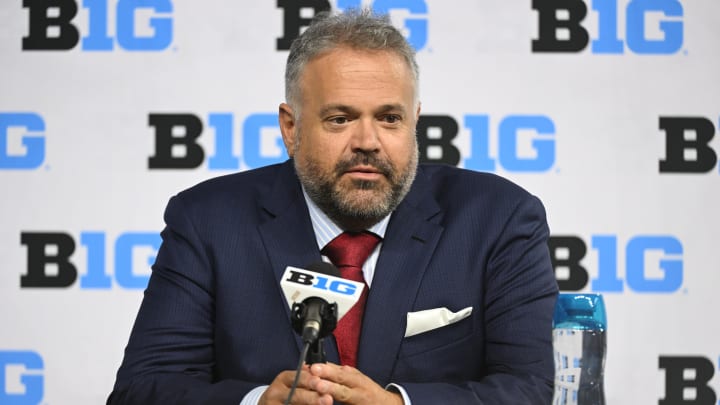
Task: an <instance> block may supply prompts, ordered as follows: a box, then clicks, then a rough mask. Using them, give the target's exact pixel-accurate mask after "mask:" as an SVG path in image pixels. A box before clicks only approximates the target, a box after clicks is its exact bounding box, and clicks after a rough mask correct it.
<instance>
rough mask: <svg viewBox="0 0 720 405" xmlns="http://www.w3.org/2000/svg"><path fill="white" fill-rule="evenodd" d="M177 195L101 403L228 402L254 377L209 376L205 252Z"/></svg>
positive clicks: (209, 287)
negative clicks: (109, 388)
mask: <svg viewBox="0 0 720 405" xmlns="http://www.w3.org/2000/svg"><path fill="white" fill-rule="evenodd" d="M182 205H183V204H182V201H181V199H180V198H179V197H174V198H173V199H171V200H170V202H169V204H168V206H167V209H166V211H165V222H166V224H167V225H166V227H165V229H164V230H163V232H162V238H163V243H162V246H161V247H160V250H159V252H158V256H157V259H156V262H155V264H154V265H153V268H152V275H151V276H150V281H149V283H148V287H147V289H146V290H145V295H144V298H143V302H142V304H141V306H140V310H139V312H138V315H137V318H136V320H135V325H134V326H133V330H132V333H131V335H130V340H129V342H128V345H127V347H126V349H125V357H124V359H123V363H122V365H121V366H120V369H119V370H118V374H117V380H116V382H115V386H114V389H113V392H112V393H111V395H110V397H109V398H108V401H107V403H108V404H112V405H115V404H205V403H208V404H226V403H227V404H234V405H237V404H239V403H240V401H241V400H242V398H243V396H244V395H245V394H246V393H247V392H249V391H250V390H252V389H253V388H255V387H257V386H258V385H259V384H255V383H250V382H245V381H237V380H223V381H215V380H214V379H213V366H214V358H215V357H214V356H215V353H214V347H213V334H214V324H213V322H214V321H213V320H214V303H213V302H214V297H213V295H214V287H213V285H214V280H213V278H214V277H213V270H212V263H211V260H212V259H211V258H210V257H209V255H208V253H207V250H206V248H205V247H204V246H203V242H202V240H201V238H200V237H199V236H198V232H197V230H196V228H195V226H194V225H193V223H192V222H191V221H190V220H189V219H188V217H187V216H186V215H185V210H184V209H183V207H182Z"/></svg>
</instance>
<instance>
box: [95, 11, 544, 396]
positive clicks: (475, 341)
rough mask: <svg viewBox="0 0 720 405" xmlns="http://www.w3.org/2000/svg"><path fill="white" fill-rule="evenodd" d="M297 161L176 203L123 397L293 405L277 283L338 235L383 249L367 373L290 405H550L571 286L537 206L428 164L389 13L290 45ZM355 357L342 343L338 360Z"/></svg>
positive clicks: (303, 383)
mask: <svg viewBox="0 0 720 405" xmlns="http://www.w3.org/2000/svg"><path fill="white" fill-rule="evenodd" d="M286 100H287V103H283V104H281V105H280V111H279V117H280V128H281V131H282V136H283V141H284V143H285V147H286V148H287V151H288V154H289V156H290V157H291V159H290V160H289V161H287V162H285V163H283V164H278V165H273V166H268V167H264V168H260V169H256V170H250V171H246V172H243V173H238V174H233V175H229V176H224V177H220V178H215V179H212V180H209V181H206V182H204V183H201V184H199V185H197V186H195V187H193V188H191V189H189V190H186V191H183V192H181V193H180V194H178V195H177V196H175V197H173V198H172V199H171V201H170V203H169V204H168V207H167V210H166V213H165V221H166V224H167V226H166V228H165V230H164V231H163V233H162V237H163V245H162V247H161V248H160V251H159V253H158V256H157V261H156V263H155V265H154V266H153V273H152V276H151V278H150V282H149V285H148V287H147V290H146V291H145V297H144V300H143V303H142V306H141V308H140V311H139V313H138V317H137V320H136V322H135V326H134V328H133V331H132V335H131V337H130V341H129V343H128V346H127V348H126V352H125V358H124V360H123V363H122V366H121V367H120V370H119V371H118V375H117V381H116V384H115V388H114V390H113V393H112V394H111V396H110V398H109V399H108V403H110V404H121V403H122V404H153V403H158V404H160V403H162V404H200V403H208V404H240V403H242V404H254V403H259V404H282V403H283V401H285V399H286V398H287V396H288V393H289V391H290V387H291V384H292V382H293V378H294V375H295V374H294V371H292V370H293V369H294V368H295V364H296V361H297V359H298V357H299V355H300V351H299V349H300V347H301V342H300V340H299V337H298V336H297V334H296V333H295V332H294V331H293V329H292V327H291V325H290V321H289V319H288V316H289V309H288V306H287V302H286V301H285V298H284V296H283V293H282V291H281V289H280V278H281V275H282V274H283V272H284V270H285V268H286V267H287V266H296V267H303V266H304V265H306V264H308V263H313V262H317V261H319V260H321V259H322V256H323V255H321V251H322V250H323V248H324V247H325V246H326V245H327V244H328V243H329V242H330V241H331V240H333V239H334V238H335V237H336V236H338V235H339V234H341V233H343V232H350V233H358V232H370V233H371V234H373V235H376V236H375V237H376V238H377V239H379V240H380V242H379V244H378V245H377V247H375V248H374V250H373V251H372V253H371V254H370V256H369V258H368V259H367V260H366V261H365V262H364V263H363V264H362V273H363V277H364V280H365V282H366V283H367V285H368V286H369V290H368V291H369V294H368V296H367V301H366V304H365V307H364V316H363V317H362V327H361V331H360V340H359V344H358V346H357V363H356V365H355V367H353V366H348V365H341V364H338V363H339V362H340V360H339V359H340V358H339V355H338V344H337V342H336V340H335V339H334V338H333V337H332V336H331V337H328V338H326V339H324V345H325V350H326V352H327V357H328V362H327V363H324V364H314V365H312V366H311V367H307V366H306V367H305V368H304V369H303V370H302V372H301V374H300V378H299V385H298V389H297V391H296V392H295V395H294V397H293V402H292V403H293V404H326V405H329V404H332V403H333V402H336V403H337V402H340V403H345V404H351V405H361V404H370V405H377V404H406V405H409V404H413V405H422V404H428V405H430V404H432V405H437V404H547V403H549V402H550V400H551V398H552V386H553V370H554V369H553V358H552V343H551V322H552V312H553V307H554V305H555V300H556V296H557V284H556V282H555V278H554V273H553V270H552V266H551V264H550V258H549V254H548V249H547V237H548V227H547V223H546V219H545V212H544V209H543V207H542V204H541V203H540V201H539V200H538V199H537V198H536V197H534V196H532V195H530V194H529V193H527V192H526V191H524V190H523V189H521V188H520V187H518V186H516V185H514V184H512V183H510V182H509V181H506V180H504V179H501V178H499V177H497V176H495V175H492V174H486V173H477V172H472V171H468V170H463V169H458V168H454V167H449V166H440V165H418V146H417V142H416V138H415V126H416V123H417V120H418V117H419V114H420V103H419V101H418V69H417V65H416V62H415V56H414V51H413V49H412V48H411V47H410V45H409V44H408V43H407V41H406V40H405V39H404V38H403V37H402V35H401V34H400V33H399V32H398V31H397V30H396V29H395V28H393V27H392V26H391V25H390V24H389V22H388V20H387V19H386V18H381V17H378V16H375V15H372V14H371V13H369V12H350V13H346V14H340V15H334V16H329V15H324V16H321V17H318V18H316V20H315V21H314V22H313V24H312V25H311V26H310V27H309V28H308V29H307V31H305V33H304V34H303V35H302V36H301V37H300V38H299V39H298V40H296V41H295V43H294V44H293V46H292V49H291V50H290V54H289V57H288V63H287V71H286ZM343 350H345V349H343Z"/></svg>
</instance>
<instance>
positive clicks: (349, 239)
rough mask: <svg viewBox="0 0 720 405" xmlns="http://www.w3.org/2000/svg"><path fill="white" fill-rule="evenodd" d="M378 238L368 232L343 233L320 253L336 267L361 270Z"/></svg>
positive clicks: (378, 240)
mask: <svg viewBox="0 0 720 405" xmlns="http://www.w3.org/2000/svg"><path fill="white" fill-rule="evenodd" d="M379 242H380V237H379V236H377V235H375V234H372V233H370V232H343V233H341V234H340V235H338V237H336V238H335V239H333V240H331V241H330V243H328V244H327V245H325V247H324V248H323V250H322V253H323V254H324V255H325V256H327V257H328V258H329V259H330V261H331V262H333V264H335V265H336V266H338V267H347V266H352V267H357V268H362V265H363V263H365V260H367V258H368V256H370V253H371V252H372V251H373V249H375V246H377V244H378V243H379Z"/></svg>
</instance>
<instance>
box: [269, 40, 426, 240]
mask: <svg viewBox="0 0 720 405" xmlns="http://www.w3.org/2000/svg"><path fill="white" fill-rule="evenodd" d="M299 84H300V93H301V94H300V106H299V109H300V114H302V116H301V117H295V116H294V114H293V111H292V109H291V107H290V106H289V105H287V104H282V105H281V106H280V127H281V131H282V134H283V141H284V143H285V147H286V148H287V151H288V155H290V156H291V157H292V158H294V161H295V169H296V171H297V173H298V177H299V178H300V181H301V183H302V185H303V187H304V188H305V190H306V191H307V193H308V195H309V196H310V198H312V199H313V201H314V202H315V203H316V204H317V205H318V206H319V207H320V208H321V209H322V210H323V211H324V212H325V213H326V214H327V215H328V216H329V217H330V218H331V219H332V220H334V221H335V222H336V223H337V224H338V225H340V226H341V227H342V228H344V229H365V228H367V227H370V226H372V225H373V224H375V223H377V222H378V221H379V220H380V219H382V218H383V217H385V216H386V215H388V214H390V213H391V212H392V211H393V210H394V209H395V208H396V207H397V205H398V204H399V203H400V201H402V199H403V198H404V197H405V195H406V194H407V192H408V191H409V189H410V186H411V185H412V182H413V180H414V177H415V170H416V168H417V160H418V152H417V142H416V139H415V125H416V123H417V119H418V115H419V113H420V107H419V104H417V103H416V101H415V96H416V94H415V81H414V79H413V75H412V71H411V70H410V68H409V67H408V66H407V64H406V63H405V61H404V60H403V59H402V58H401V57H400V56H398V55H396V54H394V53H392V52H387V51H368V50H356V49H350V48H343V47H341V48H337V49H334V50H332V51H329V52H327V53H324V54H321V55H320V56H318V57H316V58H314V59H312V60H311V61H310V62H308V63H307V64H306V66H305V69H304V70H303V72H302V74H301V76H300V81H299Z"/></svg>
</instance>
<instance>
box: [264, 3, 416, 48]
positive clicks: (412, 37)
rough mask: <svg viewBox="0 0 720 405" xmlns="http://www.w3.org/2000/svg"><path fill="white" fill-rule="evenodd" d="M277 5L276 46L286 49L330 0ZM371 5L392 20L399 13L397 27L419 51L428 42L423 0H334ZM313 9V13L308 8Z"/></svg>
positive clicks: (341, 7) (327, 7) (326, 8)
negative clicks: (279, 10)
mask: <svg viewBox="0 0 720 405" xmlns="http://www.w3.org/2000/svg"><path fill="white" fill-rule="evenodd" d="M277 6H278V7H279V8H282V9H283V36H282V37H281V38H278V39H277V50H288V49H290V45H291V44H292V41H293V40H294V39H295V38H297V37H298V36H299V35H300V31H301V29H302V28H303V27H307V26H308V25H310V21H312V18H313V16H314V15H315V14H317V13H319V12H322V11H329V10H330V9H331V4H330V1H329V0H277ZM366 6H369V7H372V9H373V10H374V11H375V12H377V13H382V14H389V15H390V17H391V18H392V19H393V22H394V23H398V24H399V23H400V22H399V21H397V22H396V21H395V18H394V16H395V15H400V16H401V17H402V26H397V28H398V29H400V30H402V31H404V34H405V35H406V38H407V40H408V42H409V43H410V45H412V46H413V48H415V50H416V51H419V50H421V49H423V48H425V46H426V45H427V39H428V21H427V12H428V10H427V4H426V2H425V0H374V1H367V0H365V1H363V0H337V8H338V9H339V10H346V9H349V8H360V7H366ZM309 10H312V13H307V11H309Z"/></svg>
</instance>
